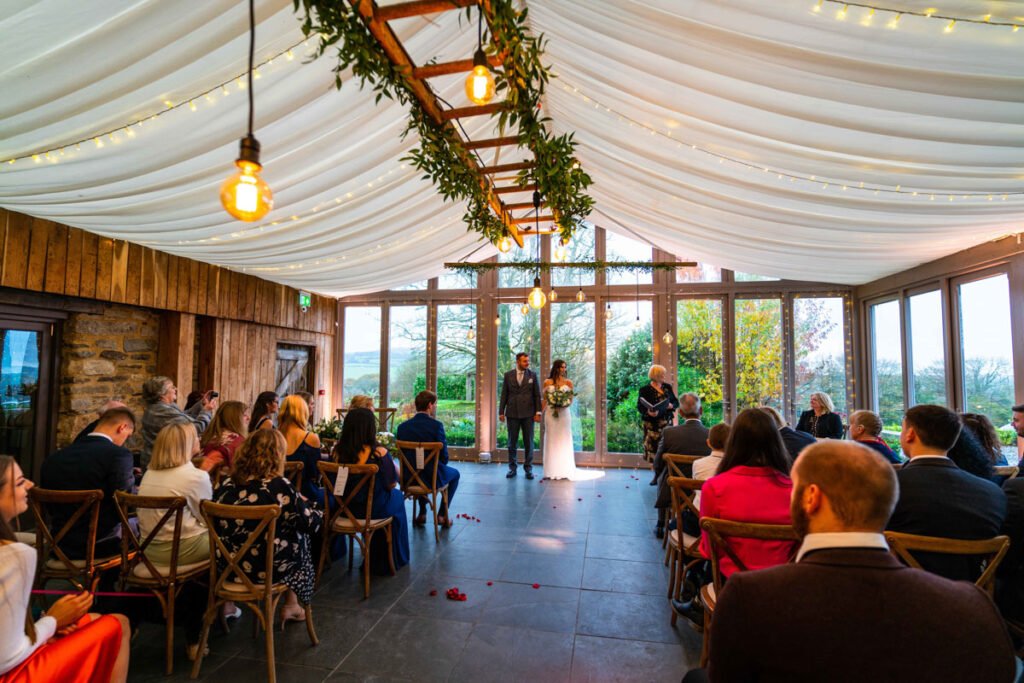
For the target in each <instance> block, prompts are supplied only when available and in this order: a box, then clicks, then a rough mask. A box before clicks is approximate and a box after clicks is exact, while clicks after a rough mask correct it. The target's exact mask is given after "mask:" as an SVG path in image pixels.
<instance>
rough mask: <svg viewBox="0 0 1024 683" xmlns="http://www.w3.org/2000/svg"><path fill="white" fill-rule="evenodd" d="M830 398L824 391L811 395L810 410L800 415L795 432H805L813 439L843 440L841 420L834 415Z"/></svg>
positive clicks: (833, 406) (834, 408)
mask: <svg viewBox="0 0 1024 683" xmlns="http://www.w3.org/2000/svg"><path fill="white" fill-rule="evenodd" d="M835 411H836V407H835V405H833V403H832V397H831V396H829V395H828V394H826V393H825V392H824V391H816V392H814V393H813V394H811V409H810V410H805V411H804V412H802V413H800V419H799V420H798V421H797V423H796V431H798V432H807V433H808V434H810V435H811V436H813V437H814V438H815V439H841V438H843V418H841V417H839V415H837V414H836V412H835Z"/></svg>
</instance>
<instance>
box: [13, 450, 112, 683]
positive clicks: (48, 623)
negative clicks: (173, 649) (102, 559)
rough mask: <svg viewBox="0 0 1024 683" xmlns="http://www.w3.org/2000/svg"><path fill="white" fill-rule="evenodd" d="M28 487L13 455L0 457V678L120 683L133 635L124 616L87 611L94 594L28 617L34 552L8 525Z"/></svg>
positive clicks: (23, 682) (30, 682)
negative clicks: (34, 619) (33, 617)
mask: <svg viewBox="0 0 1024 683" xmlns="http://www.w3.org/2000/svg"><path fill="white" fill-rule="evenodd" d="M31 488H32V482H31V481H29V480H28V479H26V478H25V476H24V474H22V471H21V468H20V467H18V463H16V462H15V461H14V458H11V457H10V456H7V455H0V633H2V634H3V637H0V682H2V683H95V682H98V681H104V682H106V681H111V682H112V683H122V682H123V681H125V680H127V678H128V650H129V639H130V638H131V628H130V626H129V625H128V620H127V619H126V618H125V617H123V616H121V615H120V614H110V615H106V616H100V615H98V614H90V613H88V611H89V607H91V606H92V600H93V597H92V595H91V594H90V593H79V594H78V595H65V596H62V597H61V598H59V599H58V600H57V601H56V602H54V603H53V604H52V605H51V606H50V607H49V608H48V609H47V610H46V613H45V615H43V616H42V617H41V618H40V619H39V620H37V621H33V619H32V612H31V610H30V608H29V598H30V596H31V593H32V582H33V580H34V579H35V572H36V559H37V558H36V550H35V548H33V547H31V546H28V545H25V544H24V543H18V542H17V541H16V539H15V536H14V531H13V530H12V529H11V523H12V522H13V521H14V520H15V518H17V517H18V516H19V515H21V514H23V513H24V512H25V511H26V510H28V491H29V489H31Z"/></svg>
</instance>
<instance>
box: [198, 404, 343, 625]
mask: <svg viewBox="0 0 1024 683" xmlns="http://www.w3.org/2000/svg"><path fill="white" fill-rule="evenodd" d="M282 407H283V406H282ZM284 451H285V439H284V437H283V436H282V435H281V433H280V432H279V431H277V430H276V429H259V430H257V431H255V432H253V433H252V434H250V435H249V436H248V437H247V438H246V440H245V443H243V444H242V447H241V448H239V449H238V454H237V455H236V457H235V469H234V472H232V473H231V477H230V478H229V479H227V480H225V482H224V484H223V485H222V486H221V487H220V488H219V489H218V490H217V497H216V502H218V503H221V504H222V505H280V506H281V516H280V517H278V519H277V534H276V536H275V537H274V577H273V580H274V582H275V583H284V584H286V585H287V586H288V589H289V590H288V593H287V595H286V597H285V604H284V606H283V607H282V608H281V614H280V621H281V622H285V621H303V620H304V619H305V618H306V617H305V610H304V609H303V607H302V605H308V604H309V601H310V600H312V598H313V583H314V581H315V579H316V571H315V569H314V565H313V556H312V553H311V551H310V542H311V541H310V538H311V537H312V536H315V535H316V534H317V533H318V532H319V531H320V525H321V524H322V522H323V514H322V513H321V512H320V511H319V510H317V509H316V508H314V507H313V506H312V505H309V504H307V503H306V501H305V500H304V499H303V498H302V496H300V495H299V494H298V493H297V492H296V491H295V487H293V486H292V484H291V482H290V481H288V480H287V479H286V478H285V477H284ZM258 523H259V522H258V520H243V519H235V520H231V519H218V520H217V535H218V536H219V537H220V539H221V541H223V542H224V545H225V546H226V547H227V548H228V549H229V550H231V551H232V552H235V551H237V550H238V549H239V548H241V547H242V545H244V544H245V541H246V540H247V539H248V536H249V533H250V532H251V531H252V530H254V529H255V528H256V525H257V524H258ZM265 553H266V548H264V547H254V548H253V549H252V551H251V554H252V556H251V557H248V558H247V561H246V562H243V563H242V564H241V566H242V568H243V570H244V571H246V572H247V575H248V576H249V578H251V579H252V580H253V581H254V582H258V583H262V582H263V577H262V576H260V575H259V574H260V568H262V567H263V566H265V564H266V555H265ZM247 567H249V568H251V571H250V570H248V569H246V568H247ZM300 603H301V604H300Z"/></svg>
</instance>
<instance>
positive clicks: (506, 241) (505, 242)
mask: <svg viewBox="0 0 1024 683" xmlns="http://www.w3.org/2000/svg"><path fill="white" fill-rule="evenodd" d="M495 246H496V247H498V251H500V252H501V253H502V254H507V253H508V252H510V251H512V238H511V237H509V236H508V235H504V236H503V237H502V238H501V239H500V240H498V244H496V245H495Z"/></svg>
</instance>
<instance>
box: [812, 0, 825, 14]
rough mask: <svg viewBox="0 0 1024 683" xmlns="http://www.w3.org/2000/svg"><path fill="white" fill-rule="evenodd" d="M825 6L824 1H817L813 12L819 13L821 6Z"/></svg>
mask: <svg viewBox="0 0 1024 683" xmlns="http://www.w3.org/2000/svg"><path fill="white" fill-rule="evenodd" d="M824 4H825V0H818V4H817V5H815V6H814V8H813V11H815V12H820V11H821V6H822V5H824Z"/></svg>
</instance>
